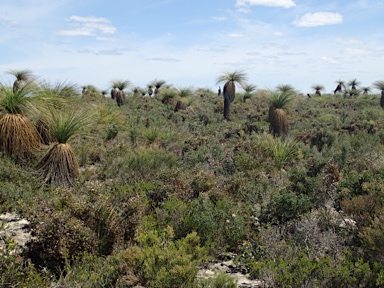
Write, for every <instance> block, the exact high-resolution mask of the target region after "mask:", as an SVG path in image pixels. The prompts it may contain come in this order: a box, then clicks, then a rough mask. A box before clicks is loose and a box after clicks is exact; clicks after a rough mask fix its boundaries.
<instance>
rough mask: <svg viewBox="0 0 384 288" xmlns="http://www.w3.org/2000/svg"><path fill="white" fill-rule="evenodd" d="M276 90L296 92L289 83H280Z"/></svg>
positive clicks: (289, 92)
mask: <svg viewBox="0 0 384 288" xmlns="http://www.w3.org/2000/svg"><path fill="white" fill-rule="evenodd" d="M276 91H277V92H280V93H288V94H297V93H298V92H297V90H296V89H295V88H294V87H293V86H292V85H289V84H280V85H277V86H276Z"/></svg>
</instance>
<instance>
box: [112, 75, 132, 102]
mask: <svg viewBox="0 0 384 288" xmlns="http://www.w3.org/2000/svg"><path fill="white" fill-rule="evenodd" d="M111 84H112V87H113V88H112V91H114V93H115V95H114V97H115V98H114V99H115V100H116V103H117V106H122V105H124V104H125V103H126V95H125V92H124V90H125V89H127V88H128V87H129V86H130V85H131V81H129V80H113V81H112V82H111ZM113 89H115V90H113ZM112 91H111V97H112Z"/></svg>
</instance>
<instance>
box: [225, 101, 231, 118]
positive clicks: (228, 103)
mask: <svg viewBox="0 0 384 288" xmlns="http://www.w3.org/2000/svg"><path fill="white" fill-rule="evenodd" d="M224 119H227V120H230V119H231V101H229V99H228V98H224Z"/></svg>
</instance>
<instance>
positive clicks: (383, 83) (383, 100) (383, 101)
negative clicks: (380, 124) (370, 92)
mask: <svg viewBox="0 0 384 288" xmlns="http://www.w3.org/2000/svg"><path fill="white" fill-rule="evenodd" d="M372 85H373V87H375V88H377V89H379V90H380V91H381V97H380V106H381V107H382V108H384V80H377V81H375V82H373V84H372Z"/></svg>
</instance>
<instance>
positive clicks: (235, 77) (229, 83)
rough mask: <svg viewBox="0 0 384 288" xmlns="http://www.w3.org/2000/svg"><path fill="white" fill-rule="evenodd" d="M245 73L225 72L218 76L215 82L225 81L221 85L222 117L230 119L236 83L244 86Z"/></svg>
mask: <svg viewBox="0 0 384 288" xmlns="http://www.w3.org/2000/svg"><path fill="white" fill-rule="evenodd" d="M246 81H247V75H246V74H245V72H243V71H234V72H226V73H224V74H223V75H221V76H219V77H218V78H217V80H216V84H220V83H225V84H224V87H223V97H224V119H227V120H230V119H231V103H232V102H233V100H235V96H236V84H239V85H241V86H245V82H246Z"/></svg>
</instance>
